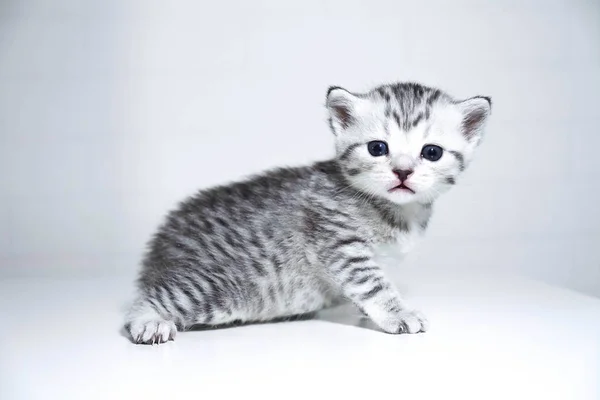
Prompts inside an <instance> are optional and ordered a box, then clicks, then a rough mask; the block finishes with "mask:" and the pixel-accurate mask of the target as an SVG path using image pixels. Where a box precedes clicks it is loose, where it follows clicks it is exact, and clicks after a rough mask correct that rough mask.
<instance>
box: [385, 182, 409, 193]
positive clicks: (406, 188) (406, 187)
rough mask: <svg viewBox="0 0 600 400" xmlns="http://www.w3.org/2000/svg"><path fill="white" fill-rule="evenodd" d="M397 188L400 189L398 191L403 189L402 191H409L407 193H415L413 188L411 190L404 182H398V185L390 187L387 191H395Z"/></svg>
mask: <svg viewBox="0 0 600 400" xmlns="http://www.w3.org/2000/svg"><path fill="white" fill-rule="evenodd" d="M397 190H400V191H403V192H409V193H412V194H415V191H414V190H412V189H411V188H409V187H408V186H406V185H405V184H404V183H401V184H399V185H398V186H396V187H393V188H391V189H390V190H389V191H390V192H395V191H397Z"/></svg>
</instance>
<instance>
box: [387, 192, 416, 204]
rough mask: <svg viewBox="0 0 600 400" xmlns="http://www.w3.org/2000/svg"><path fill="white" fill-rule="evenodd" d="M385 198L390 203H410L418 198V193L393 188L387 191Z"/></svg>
mask: <svg viewBox="0 0 600 400" xmlns="http://www.w3.org/2000/svg"><path fill="white" fill-rule="evenodd" d="M386 197H387V199H388V200H389V201H391V202H392V203H396V204H410V203H415V202H418V201H419V200H420V197H421V196H419V195H418V193H415V192H412V191H408V190H403V189H400V190H394V191H392V192H388V194H387V196H386Z"/></svg>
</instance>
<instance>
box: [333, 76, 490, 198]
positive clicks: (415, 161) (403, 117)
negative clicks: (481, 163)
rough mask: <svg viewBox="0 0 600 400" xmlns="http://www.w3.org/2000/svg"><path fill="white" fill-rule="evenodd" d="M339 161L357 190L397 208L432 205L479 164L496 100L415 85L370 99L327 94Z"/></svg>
mask: <svg viewBox="0 0 600 400" xmlns="http://www.w3.org/2000/svg"><path fill="white" fill-rule="evenodd" d="M327 109H328V110H329V115H330V120H329V121H330V125H331V129H332V131H333V133H334V134H335V137H336V150H337V159H338V161H339V164H340V166H341V167H342V171H343V173H344V174H345V176H346V177H347V179H348V181H349V182H350V184H351V185H353V186H354V187H356V188H357V189H359V190H361V191H362V192H365V193H368V194H371V195H376V196H380V197H384V198H387V199H389V200H391V201H393V202H395V203H399V204H405V203H411V202H421V203H428V202H431V201H433V200H434V199H435V198H436V197H437V196H438V195H439V194H441V193H443V192H445V191H446V190H448V189H449V188H450V187H452V185H454V184H455V182H456V179H457V177H458V175H460V173H461V172H462V171H463V170H464V169H465V167H466V166H467V165H468V163H469V162H470V161H471V158H472V156H473V151H474V150H475V148H476V147H477V145H478V144H479V141H480V140H481V135H482V133H483V128H484V125H485V122H486V119H487V118H488V116H489V114H490V111H491V100H490V98H488V97H482V96H478V97H473V98H470V99H467V100H463V101H457V100H454V99H452V98H451V97H450V96H449V95H447V94H445V93H444V92H442V91H440V90H437V89H433V88H429V87H425V86H422V85H419V84H414V83H399V84H392V85H384V86H380V87H377V88H375V89H373V90H372V91H370V92H369V93H364V94H355V93H351V92H349V91H347V90H345V89H342V88H340V87H332V88H330V89H329V92H328V93H327Z"/></svg>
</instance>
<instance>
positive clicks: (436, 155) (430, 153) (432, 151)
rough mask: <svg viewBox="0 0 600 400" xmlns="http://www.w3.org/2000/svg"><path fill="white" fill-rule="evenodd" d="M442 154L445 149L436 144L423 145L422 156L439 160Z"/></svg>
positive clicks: (431, 159)
mask: <svg viewBox="0 0 600 400" xmlns="http://www.w3.org/2000/svg"><path fill="white" fill-rule="evenodd" d="M442 154H444V149H442V148H441V147H440V146H436V145H435V144H426V145H425V146H423V150H421V157H423V158H424V159H426V160H429V161H437V160H439V159H440V158H442Z"/></svg>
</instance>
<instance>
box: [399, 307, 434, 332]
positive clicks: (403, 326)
mask: <svg viewBox="0 0 600 400" xmlns="http://www.w3.org/2000/svg"><path fill="white" fill-rule="evenodd" d="M398 318H399V321H398V324H397V326H398V328H397V331H396V333H418V332H426V331H427V329H428V328H429V322H428V321H427V318H425V316H424V315H423V314H421V313H420V312H419V311H415V310H403V311H401V312H400V314H399V315H398Z"/></svg>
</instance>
